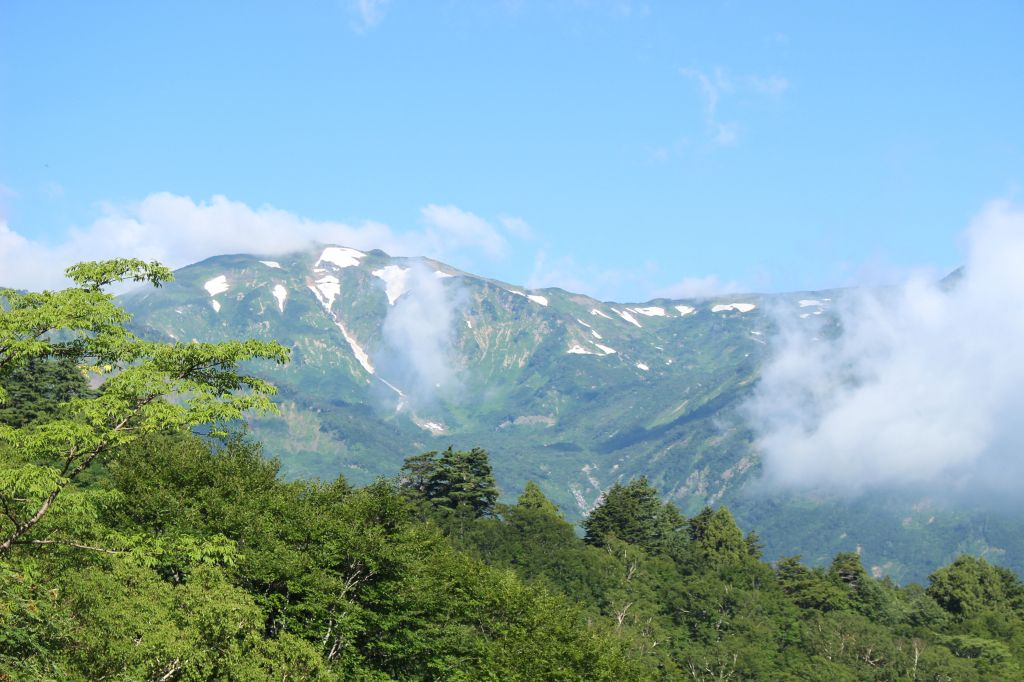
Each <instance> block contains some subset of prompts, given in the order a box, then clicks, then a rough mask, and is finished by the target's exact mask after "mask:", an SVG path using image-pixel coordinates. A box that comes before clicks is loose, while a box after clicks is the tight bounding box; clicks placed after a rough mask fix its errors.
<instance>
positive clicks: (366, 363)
mask: <svg viewBox="0 0 1024 682" xmlns="http://www.w3.org/2000/svg"><path fill="white" fill-rule="evenodd" d="M334 323H335V324H336V325H338V329H340V330H341V335H342V336H344V337H345V340H346V341H348V345H349V348H351V349H352V354H353V355H355V356H356V360H358V361H359V364H360V365H362V366H363V369H365V370H366V371H367V372H369V373H370V374H373V373H374V372H375V371H376V370H374V369H373V365H371V364H370V356H369V355H367V354H366V351H364V350H363V348H362V346H360V345H359V344H358V343H357V342H356V340H355V338H354V337H353V336H352V335H351V334H349V333H348V330H347V329H345V325H343V324H342V323H341V321H340V320H335V321H334Z"/></svg>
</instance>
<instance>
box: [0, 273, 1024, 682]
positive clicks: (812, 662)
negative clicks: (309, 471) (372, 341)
mask: <svg viewBox="0 0 1024 682" xmlns="http://www.w3.org/2000/svg"><path fill="white" fill-rule="evenodd" d="M68 275H69V277H70V278H71V279H72V280H73V281H74V283H75V285H74V286H72V287H70V288H68V289H64V290H61V291H52V292H50V291H47V292H40V293H23V292H14V291H10V290H6V291H2V292H0V298H2V301H3V303H2V306H0V400H2V405H0V511H2V515H0V680H19V681H20V680H100V679H102V680H270V679H273V680H366V681H371V680H372V681H383V680H503V681H505V680H566V681H567V680H616V681H618V680H625V681H628V680H700V681H703V680H794V681H795V680H822V681H824V680H830V681H831V680H840V681H842V680H851V681H853V680H935V681H939V680H1019V679H1021V678H1022V677H1024V584H1022V583H1021V581H1020V579H1019V578H1018V577H1017V576H1016V575H1015V574H1014V573H1013V572H1011V571H1009V570H1007V569H1004V568H1001V567H998V566H995V565H992V564H990V563H989V562H987V561H986V560H985V559H984V558H977V557H971V556H962V557H960V558H958V559H957V560H956V561H954V562H953V563H952V564H950V565H948V566H945V567H942V568H939V569H937V570H936V571H934V572H933V573H932V574H931V576H930V577H929V579H928V583H927V585H914V584H912V585H908V586H900V585H897V584H895V583H893V582H891V581H888V580H885V579H882V580H879V579H875V578H873V577H871V576H870V575H869V574H868V573H867V572H866V571H865V569H864V567H863V565H862V564H861V561H860V558H859V556H858V555H857V554H856V553H841V554H838V555H837V556H835V557H834V559H833V560H832V562H831V563H830V565H828V566H825V567H810V566H807V565H805V564H803V563H802V562H801V559H800V557H788V558H782V559H778V560H775V561H772V562H768V561H765V559H764V557H762V554H761V548H760V543H759V540H758V537H757V535H756V533H755V532H753V531H752V530H750V531H748V532H746V533H744V532H743V531H742V530H741V529H740V528H739V527H738V526H737V524H736V522H735V521H734V519H733V517H732V515H731V514H730V512H729V510H728V509H727V508H725V507H717V508H710V507H709V508H705V509H704V510H703V511H701V512H699V513H698V514H696V515H693V516H691V517H686V516H684V515H683V514H682V513H681V512H680V511H679V510H678V509H677V508H676V507H675V506H674V505H672V504H671V503H665V502H662V500H661V499H660V498H659V496H658V493H657V491H656V490H655V489H654V488H653V487H652V486H651V485H650V484H649V483H648V482H647V481H646V479H643V478H637V479H633V480H631V481H626V482H622V483H618V484H615V485H613V486H612V487H611V488H610V489H609V490H608V491H607V492H606V493H605V495H604V497H603V499H602V501H601V502H600V504H599V505H598V506H597V507H596V508H594V509H593V510H592V511H591V512H590V514H589V515H588V516H587V517H586V519H585V520H584V521H583V523H582V528H581V529H577V528H576V527H574V526H573V525H572V524H570V523H569V522H567V521H566V520H565V519H564V518H563V517H562V515H561V514H560V513H559V511H558V509H557V508H556V507H555V505H554V504H553V503H552V502H550V501H549V500H548V499H547V498H546V497H545V496H544V494H543V493H542V492H541V490H540V488H539V487H538V486H537V485H535V484H533V483H527V484H526V486H525V489H524V491H523V492H522V494H521V495H520V496H519V497H518V499H517V500H516V501H515V503H513V504H505V503H502V502H500V500H501V499H502V498H501V494H500V491H499V490H498V489H497V486H496V485H495V482H494V477H493V475H492V472H491V463H490V461H489V458H488V453H487V452H486V451H484V450H482V449H478V448H477V449H471V450H468V451H456V450H454V449H452V448H449V449H448V450H445V451H441V452H427V453H424V454H421V455H416V456H413V457H409V458H407V459H406V460H405V464H404V466H403V467H402V469H401V470H400V471H396V472H395V475H394V476H393V477H391V478H382V479H380V480H378V481H377V482H375V483H373V484H371V485H368V486H365V487H361V488H357V487H353V486H350V485H349V484H348V483H347V482H346V481H345V480H344V478H338V479H336V480H333V481H329V482H327V481H295V480H286V479H285V478H284V477H282V476H281V475H280V471H279V464H278V463H277V462H275V461H274V460H273V459H267V458H265V457H264V456H263V453H262V451H261V447H260V444H259V443H258V442H257V441H256V440H255V439H254V438H252V437H251V436H250V435H248V434H247V433H246V430H245V427H244V424H245V421H244V415H245V414H247V413H250V412H251V411H253V410H256V411H260V410H263V411H266V410H273V409H274V407H273V393H274V389H273V387H272V386H270V385H269V384H267V383H266V382H264V381H262V380H260V379H259V378H257V377H256V376H250V375H248V374H246V372H247V371H250V368H252V367H258V365H259V363H262V362H286V361H287V360H288V351H287V349H285V348H282V347H280V346H278V345H277V344H274V343H272V342H257V341H235V342H227V343H219V344H206V343H182V344H160V343H155V342H150V341H146V340H144V339H141V338H139V337H137V336H135V335H133V334H132V333H131V332H130V331H128V329H127V327H126V323H127V321H128V320H127V316H126V314H125V313H124V312H123V311H122V310H121V309H120V308H118V306H117V305H116V303H115V302H114V300H113V297H112V296H111V294H110V293H109V287H110V286H111V285H113V284H116V283H118V282H123V281H135V282H140V283H143V282H148V283H150V284H153V285H160V284H161V283H163V282H165V281H167V280H168V279H169V278H170V276H171V275H170V272H169V271H167V270H166V269H165V268H163V267H162V266H159V265H157V264H155V263H143V262H141V261H134V260H115V261H105V262H101V263H89V264H82V265H79V266H75V267H73V268H71V269H70V270H69V271H68Z"/></svg>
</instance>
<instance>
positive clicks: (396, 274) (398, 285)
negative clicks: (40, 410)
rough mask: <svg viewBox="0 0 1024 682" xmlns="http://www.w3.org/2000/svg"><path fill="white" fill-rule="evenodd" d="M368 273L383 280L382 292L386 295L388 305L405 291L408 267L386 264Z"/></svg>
mask: <svg viewBox="0 0 1024 682" xmlns="http://www.w3.org/2000/svg"><path fill="white" fill-rule="evenodd" d="M370 274H372V275H373V276H374V277H377V278H380V279H382V280H384V293H386V294H387V295H388V304H389V305H394V304H395V301H397V300H398V298H399V297H400V296H401V295H402V294H404V293H405V292H406V289H407V287H408V285H409V268H402V267H399V266H397V265H386V266H384V267H383V268H381V269H380V270H374V271H373V272H372V273H370Z"/></svg>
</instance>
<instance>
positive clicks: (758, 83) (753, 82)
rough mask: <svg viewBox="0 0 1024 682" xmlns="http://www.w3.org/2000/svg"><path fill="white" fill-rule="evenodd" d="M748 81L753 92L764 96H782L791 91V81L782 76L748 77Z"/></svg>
mask: <svg viewBox="0 0 1024 682" xmlns="http://www.w3.org/2000/svg"><path fill="white" fill-rule="evenodd" d="M746 80H747V83H748V84H749V85H750V87H751V89H752V90H754V91H755V92H760V93H762V94H764V95H781V94H782V93H784V92H785V91H786V90H789V80H788V79H786V78H783V77H782V76H747V79H746Z"/></svg>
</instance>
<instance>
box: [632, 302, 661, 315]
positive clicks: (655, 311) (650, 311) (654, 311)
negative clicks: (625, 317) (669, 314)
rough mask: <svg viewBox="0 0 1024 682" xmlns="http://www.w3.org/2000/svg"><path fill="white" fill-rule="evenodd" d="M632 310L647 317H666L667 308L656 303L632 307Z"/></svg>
mask: <svg viewBox="0 0 1024 682" xmlns="http://www.w3.org/2000/svg"><path fill="white" fill-rule="evenodd" d="M631 310H632V311H633V312H634V313H640V314H641V315H646V316H647V317H665V309H664V308H660V307H658V306H656V305H652V306H647V307H646V308H631Z"/></svg>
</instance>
